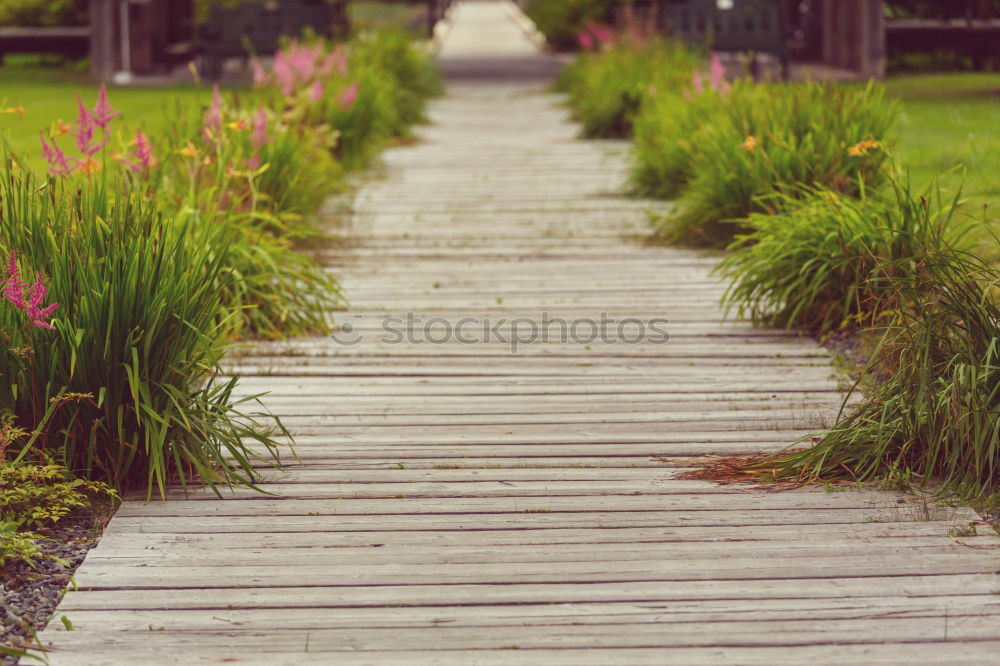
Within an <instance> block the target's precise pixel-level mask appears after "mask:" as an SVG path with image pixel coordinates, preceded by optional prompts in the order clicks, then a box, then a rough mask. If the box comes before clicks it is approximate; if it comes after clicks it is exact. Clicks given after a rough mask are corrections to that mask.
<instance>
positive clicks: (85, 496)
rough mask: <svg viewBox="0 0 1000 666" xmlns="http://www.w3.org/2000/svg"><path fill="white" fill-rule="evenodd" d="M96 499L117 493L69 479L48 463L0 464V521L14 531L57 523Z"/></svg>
mask: <svg viewBox="0 0 1000 666" xmlns="http://www.w3.org/2000/svg"><path fill="white" fill-rule="evenodd" d="M96 496H104V497H105V498H109V499H113V498H117V497H118V494H117V493H116V492H115V491H114V490H113V489H112V488H111V487H110V486H108V485H107V484H104V483H100V482H97V481H85V480H83V479H72V478H70V477H69V474H68V472H67V471H66V468H64V467H61V466H59V465H54V464H51V463H48V464H40V465H27V464H22V463H6V464H2V465H0V522H3V523H9V524H12V525H14V526H16V527H18V528H23V527H44V526H46V525H50V524H52V523H57V522H59V520H60V519H61V518H64V517H65V516H66V515H67V514H69V513H70V512H71V511H73V510H75V509H79V508H90V506H91V501H92V499H94V498H95V497H96Z"/></svg>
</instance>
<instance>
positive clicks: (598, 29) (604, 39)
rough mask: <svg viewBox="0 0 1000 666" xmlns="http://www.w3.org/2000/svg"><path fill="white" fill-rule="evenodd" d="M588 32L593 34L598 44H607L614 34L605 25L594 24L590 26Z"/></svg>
mask: <svg viewBox="0 0 1000 666" xmlns="http://www.w3.org/2000/svg"><path fill="white" fill-rule="evenodd" d="M590 34H592V35H593V36H594V39H596V40H597V42H598V43H599V44H608V43H610V42H611V41H613V40H614V38H615V34H614V33H613V32H612V31H611V28H609V27H608V26H606V25H594V24H591V26H590Z"/></svg>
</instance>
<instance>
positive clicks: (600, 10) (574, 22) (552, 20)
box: [524, 0, 613, 51]
mask: <svg viewBox="0 0 1000 666" xmlns="http://www.w3.org/2000/svg"><path fill="white" fill-rule="evenodd" d="M612 5H613V3H612V2H611V0H528V2H526V3H525V5H524V13H525V14H527V15H528V17H530V18H531V20H532V21H534V23H535V26H536V27H537V28H538V30H539V31H540V32H541V33H542V34H543V35H545V39H546V41H547V42H548V43H549V45H550V46H551V47H552V48H554V49H556V50H557V51H569V50H572V49H575V48H576V47H577V46H578V44H579V34H580V33H581V32H582V31H583V30H584V29H585V28H587V26H590V25H593V24H595V23H603V22H604V21H605V20H606V19H607V17H608V13H609V11H610V10H611V8H612Z"/></svg>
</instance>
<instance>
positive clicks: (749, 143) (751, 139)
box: [739, 134, 757, 153]
mask: <svg viewBox="0 0 1000 666" xmlns="http://www.w3.org/2000/svg"><path fill="white" fill-rule="evenodd" d="M739 147H740V148H742V149H743V150H745V151H747V152H748V153H754V152H757V137H755V136H754V135H753V134H751V135H749V136H747V138H746V139H744V140H743V143H741V144H740V145H739Z"/></svg>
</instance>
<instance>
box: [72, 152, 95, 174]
mask: <svg viewBox="0 0 1000 666" xmlns="http://www.w3.org/2000/svg"><path fill="white" fill-rule="evenodd" d="M76 168H77V170H78V171H82V172H83V173H85V174H87V175H88V176H89V175H91V174H95V173H97V172H98V171H100V170H101V163H100V162H98V161H97V160H95V159H94V158H93V157H91V156H89V155H88V156H87V158H86V159H83V160H80V162H79V163H78V164H77V166H76Z"/></svg>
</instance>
